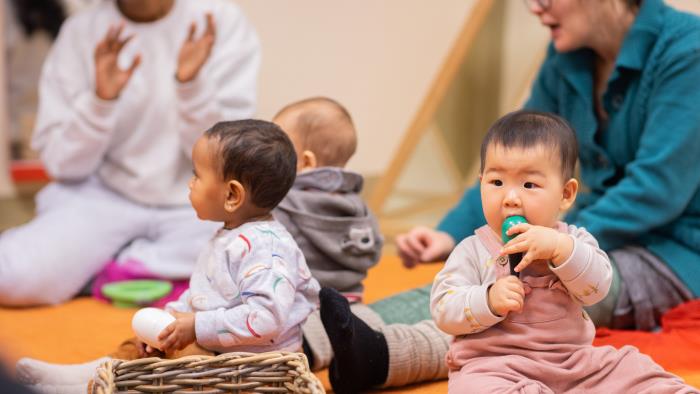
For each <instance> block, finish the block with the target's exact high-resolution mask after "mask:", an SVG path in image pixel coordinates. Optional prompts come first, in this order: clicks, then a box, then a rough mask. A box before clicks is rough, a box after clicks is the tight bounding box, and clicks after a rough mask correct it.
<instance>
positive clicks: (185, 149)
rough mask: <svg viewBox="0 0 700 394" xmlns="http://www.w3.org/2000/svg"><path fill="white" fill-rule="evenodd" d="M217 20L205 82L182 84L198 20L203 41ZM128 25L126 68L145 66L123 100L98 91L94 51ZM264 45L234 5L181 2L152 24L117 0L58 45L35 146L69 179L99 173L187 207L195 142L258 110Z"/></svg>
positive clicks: (81, 21)
mask: <svg viewBox="0 0 700 394" xmlns="http://www.w3.org/2000/svg"><path fill="white" fill-rule="evenodd" d="M207 12H211V13H212V14H213V16H214V21H215V23H216V41H215V44H214V47H213V48H212V51H211V55H210V57H209V58H208V59H207V61H206V63H205V65H204V66H203V68H202V69H201V70H200V71H199V74H198V75H197V77H196V78H195V79H194V80H193V81H191V82H188V83H185V84H180V83H178V82H177V81H176V80H175V72H176V69H177V62H178V54H179V51H180V47H181V45H182V43H183V42H184V40H185V38H186V35H187V32H188V28H189V25H190V23H191V22H193V21H195V22H196V23H197V27H198V29H197V34H196V35H195V37H196V38H198V37H200V36H201V33H202V31H203V30H204V28H205V26H206V23H205V13H207ZM121 21H124V22H125V27H124V31H123V32H122V34H121V37H122V38H124V37H127V36H129V35H132V34H133V35H134V38H133V39H132V40H131V41H130V42H129V43H128V44H127V45H126V46H125V47H124V48H123V50H122V51H121V53H120V55H119V58H118V63H119V65H120V67H121V68H122V69H126V68H128V67H129V65H131V62H132V60H133V58H134V56H136V55H137V54H140V55H141V64H140V65H139V66H138V68H137V69H136V71H135V72H134V74H133V75H132V77H131V79H130V80H129V81H128V82H127V84H126V86H125V87H124V89H123V90H122V91H121V93H120V95H119V97H118V98H117V99H115V100H109V101H105V100H101V99H99V98H98V97H97V96H96V94H95V60H94V52H95V47H96V46H97V44H98V42H99V41H100V40H102V39H103V38H104V36H105V34H106V32H107V30H108V29H109V27H110V26H114V25H116V24H118V23H119V22H121ZM259 63H260V49H259V42H258V38H257V35H256V33H255V31H254V29H253V27H252V26H251V25H250V24H249V22H248V21H247V20H246V18H245V17H244V16H243V14H242V13H241V11H240V10H239V9H238V8H237V7H236V6H235V5H234V4H233V3H232V2H231V1H227V0H196V1H193V0H176V1H175V3H174V5H173V8H172V9H171V10H170V11H169V12H168V14H166V15H165V16H164V17H163V18H161V19H159V20H157V21H155V22H151V23H136V22H132V21H129V20H128V19H126V18H125V17H124V16H123V15H122V14H121V13H120V12H119V10H118V8H117V6H116V1H102V2H99V4H97V5H96V6H95V7H93V8H91V9H89V10H86V11H84V12H82V13H79V14H77V15H74V16H73V17H71V18H69V19H68V20H67V21H66V22H65V24H64V25H63V27H62V28H61V32H60V34H59V36H58V38H57V40H56V42H55V44H54V46H53V48H52V49H51V51H50V53H49V55H48V57H47V59H46V61H45V63H44V67H43V70H42V75H41V81H40V85H39V110H38V115H37V124H36V129H35V131H34V137H33V141H32V147H33V148H34V149H36V150H38V151H39V152H40V154H41V158H42V160H43V162H44V165H45V167H46V169H47V171H48V173H49V174H50V175H51V176H52V177H53V178H54V179H57V180H59V181H64V180H65V181H80V180H83V179H86V178H88V177H90V176H91V175H93V174H97V176H98V177H99V178H100V179H101V180H102V182H104V183H105V184H106V185H107V186H108V187H110V188H111V189H113V190H115V191H116V192H118V193H120V194H122V195H124V196H126V197H127V198H129V199H131V200H133V201H136V202H138V203H142V204H146V205H152V206H169V205H186V204H188V199H187V182H188V180H189V178H190V176H191V160H190V159H191V157H190V156H191V150H192V146H193V145H194V142H195V141H196V140H197V138H198V137H199V136H200V135H202V133H203V132H204V131H205V130H206V129H208V128H209V127H211V126H212V125H213V124H214V123H216V122H218V121H221V120H236V119H242V118H248V117H251V116H252V115H253V113H254V103H255V95H256V83H257V74H258V68H259Z"/></svg>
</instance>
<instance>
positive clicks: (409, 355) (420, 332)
mask: <svg viewBox="0 0 700 394" xmlns="http://www.w3.org/2000/svg"><path fill="white" fill-rule="evenodd" d="M379 331H380V332H381V333H382V334H384V338H385V339H386V342H387V345H388V347H389V373H388V376H387V379H386V382H385V383H384V386H383V387H394V386H404V385H407V384H411V383H418V382H424V381H428V380H436V379H446V378H447V373H448V369H447V365H446V364H445V355H446V354H447V351H448V350H449V348H450V343H451V342H452V339H453V337H452V336H450V335H447V334H445V333H444V332H442V331H440V330H439V329H438V328H437V326H436V325H435V322H433V321H432V320H423V321H421V322H418V323H416V324H413V325H408V324H390V325H385V326H382V327H380V329H379Z"/></svg>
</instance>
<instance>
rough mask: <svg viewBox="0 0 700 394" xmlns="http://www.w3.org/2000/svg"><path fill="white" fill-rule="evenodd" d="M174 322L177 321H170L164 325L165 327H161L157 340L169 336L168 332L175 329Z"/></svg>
mask: <svg viewBox="0 0 700 394" xmlns="http://www.w3.org/2000/svg"><path fill="white" fill-rule="evenodd" d="M176 324H177V321H174V322H172V323H170V325H168V326H167V327H165V328H164V329H163V331H161V332H160V334H158V340H159V341H162V340H164V339H165V338H167V337H168V336H170V334H171V333H172V332H173V331H175V325H176Z"/></svg>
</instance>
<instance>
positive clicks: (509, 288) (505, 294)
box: [488, 275, 525, 316]
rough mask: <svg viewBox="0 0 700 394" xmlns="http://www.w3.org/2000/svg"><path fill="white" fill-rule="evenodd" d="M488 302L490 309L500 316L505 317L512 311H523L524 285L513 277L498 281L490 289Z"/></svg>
mask: <svg viewBox="0 0 700 394" xmlns="http://www.w3.org/2000/svg"><path fill="white" fill-rule="evenodd" d="M488 301H489V309H491V312H493V313H494V314H495V315H498V316H505V315H507V314H508V312H510V311H521V310H522V309H523V303H524V302H525V289H524V288H523V283H522V282H521V281H520V279H518V278H516V277H515V276H513V275H510V276H506V277H504V278H501V279H498V280H497V281H496V282H495V283H494V284H493V285H491V287H489V300H488Z"/></svg>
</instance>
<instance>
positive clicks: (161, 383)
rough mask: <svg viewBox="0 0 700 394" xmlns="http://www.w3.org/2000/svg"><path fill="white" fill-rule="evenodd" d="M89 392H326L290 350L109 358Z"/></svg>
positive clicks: (302, 357)
mask: <svg viewBox="0 0 700 394" xmlns="http://www.w3.org/2000/svg"><path fill="white" fill-rule="evenodd" d="M90 392H91V393H93V394H112V393H133V394H136V393H197V394H203V393H207V394H209V393H211V394H214V393H251V392H252V393H308V394H321V393H325V391H324V389H323V385H322V384H321V382H320V381H319V380H318V378H316V376H315V375H314V374H313V373H311V371H310V370H309V363H308V361H307V360H306V356H305V355H304V354H303V353H291V352H268V353H244V352H234V353H224V354H220V355H218V356H186V357H181V358H178V359H174V360H166V359H161V358H158V357H151V358H142V359H138V360H133V361H124V360H110V361H108V362H105V363H104V364H102V365H101V366H100V367H99V368H98V369H97V375H96V378H95V379H94V381H93V384H92V387H91V388H90Z"/></svg>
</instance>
